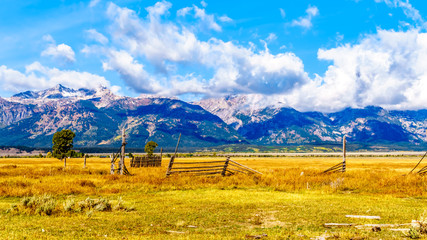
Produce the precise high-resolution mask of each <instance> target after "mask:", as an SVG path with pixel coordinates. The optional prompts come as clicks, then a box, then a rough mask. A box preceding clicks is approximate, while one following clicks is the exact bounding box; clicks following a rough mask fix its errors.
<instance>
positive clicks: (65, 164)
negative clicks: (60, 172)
mask: <svg viewBox="0 0 427 240" xmlns="http://www.w3.org/2000/svg"><path fill="white" fill-rule="evenodd" d="M66 167H67V157H64V169H65V168H66Z"/></svg>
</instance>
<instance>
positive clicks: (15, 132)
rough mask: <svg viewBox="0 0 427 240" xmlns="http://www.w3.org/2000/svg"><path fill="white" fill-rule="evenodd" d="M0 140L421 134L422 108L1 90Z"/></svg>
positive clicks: (322, 138)
mask: <svg viewBox="0 0 427 240" xmlns="http://www.w3.org/2000/svg"><path fill="white" fill-rule="evenodd" d="M0 110H1V114H0V145H3V146H18V145H25V146H36V147H49V146H51V139H52V135H53V134H54V133H55V132H56V131H58V130H61V129H65V128H69V129H72V130H73V131H75V132H76V133H77V136H76V139H75V145H76V146H79V147H102V146H106V147H107V146H115V145H118V144H119V141H120V137H119V135H120V129H121V128H125V129H126V132H127V133H128V135H129V137H128V143H129V146H132V147H143V146H144V145H145V143H146V142H147V141H149V140H154V141H156V142H158V143H159V144H160V145H162V146H168V147H172V146H174V145H175V143H176V139H177V138H178V135H179V133H182V136H183V138H182V140H183V141H182V145H183V146H186V147H206V146H216V145H222V144H232V143H246V144H257V145H288V144H322V143H337V142H340V141H341V140H342V137H343V135H344V134H345V135H346V136H347V139H348V140H349V141H353V142H363V143H368V144H379V145H381V144H383V143H388V144H390V143H391V144H393V143H408V144H419V143H422V142H424V141H425V133H426V132H425V130H426V128H427V120H426V119H427V110H418V111H388V110H386V109H383V108H380V107H373V106H371V107H366V108H362V109H353V108H347V109H344V110H342V111H339V112H335V113H321V112H299V111H297V110H295V109H292V108H289V107H286V106H285V105H284V104H283V103H280V102H273V103H268V102H265V101H264V102H263V99H262V96H260V95H235V96H228V97H224V98H212V99H206V100H202V101H200V102H196V103H191V104H190V103H186V102H183V101H180V100H178V99H175V98H166V97H156V96H151V95H141V96H140V97H137V98H133V97H124V96H118V95H115V94H114V93H112V92H111V91H110V90H109V89H108V88H102V87H101V88H98V89H95V90H88V89H78V90H74V89H70V88H67V87H65V86H62V85H58V86H56V87H54V88H51V89H47V90H44V91H38V92H31V91H27V92H24V93H19V94H16V95H14V96H12V97H10V98H8V99H4V98H0Z"/></svg>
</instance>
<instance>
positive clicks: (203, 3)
mask: <svg viewBox="0 0 427 240" xmlns="http://www.w3.org/2000/svg"><path fill="white" fill-rule="evenodd" d="M200 4H201V5H202V6H203V7H204V8H205V7H207V6H208V4H207V3H206V2H205V1H204V0H202V1H201V2H200Z"/></svg>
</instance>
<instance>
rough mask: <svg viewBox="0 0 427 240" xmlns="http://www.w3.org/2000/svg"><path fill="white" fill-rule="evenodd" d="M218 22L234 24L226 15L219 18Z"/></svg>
mask: <svg viewBox="0 0 427 240" xmlns="http://www.w3.org/2000/svg"><path fill="white" fill-rule="evenodd" d="M218 20H220V21H221V22H232V21H233V19H231V18H229V17H228V16H226V15H223V16H221V17H219V18H218Z"/></svg>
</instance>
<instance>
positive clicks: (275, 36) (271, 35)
mask: <svg viewBox="0 0 427 240" xmlns="http://www.w3.org/2000/svg"><path fill="white" fill-rule="evenodd" d="M265 40H266V41H267V42H272V41H275V40H277V35H276V34H274V33H270V34H268V37H267V38H266V39H265Z"/></svg>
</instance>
